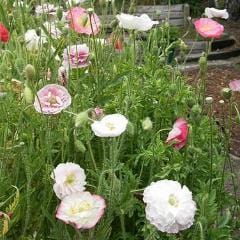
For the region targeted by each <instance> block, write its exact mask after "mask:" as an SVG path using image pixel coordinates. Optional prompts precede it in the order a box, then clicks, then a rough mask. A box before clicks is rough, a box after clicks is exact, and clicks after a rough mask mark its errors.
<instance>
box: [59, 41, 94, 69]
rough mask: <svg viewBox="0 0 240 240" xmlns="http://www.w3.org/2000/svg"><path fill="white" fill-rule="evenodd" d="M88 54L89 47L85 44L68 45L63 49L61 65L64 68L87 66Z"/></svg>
mask: <svg viewBox="0 0 240 240" xmlns="http://www.w3.org/2000/svg"><path fill="white" fill-rule="evenodd" d="M89 55H90V53H89V48H88V46H87V45H86V44H78V45H71V46H68V47H67V48H65V49H64V51H63V66H64V67H65V68H66V69H68V68H84V67H87V66H88V65H89Z"/></svg>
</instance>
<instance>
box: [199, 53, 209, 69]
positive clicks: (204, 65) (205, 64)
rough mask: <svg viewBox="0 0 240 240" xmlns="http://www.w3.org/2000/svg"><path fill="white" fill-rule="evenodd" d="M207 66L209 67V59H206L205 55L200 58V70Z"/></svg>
mask: <svg viewBox="0 0 240 240" xmlns="http://www.w3.org/2000/svg"><path fill="white" fill-rule="evenodd" d="M206 66H207V58H206V56H205V54H203V55H202V56H201V57H200V58H199V67H200V69H205V68H206Z"/></svg>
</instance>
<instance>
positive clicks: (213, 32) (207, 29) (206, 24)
mask: <svg viewBox="0 0 240 240" xmlns="http://www.w3.org/2000/svg"><path fill="white" fill-rule="evenodd" d="M194 26H195V29H196V31H197V32H198V33H199V34H200V35H201V36H202V37H204V38H214V39H217V38H220V37H221V36H222V34H223V32H224V26H223V25H221V24H219V23H218V22H216V21H214V20H212V19H209V18H200V19H198V20H197V21H195V22H194Z"/></svg>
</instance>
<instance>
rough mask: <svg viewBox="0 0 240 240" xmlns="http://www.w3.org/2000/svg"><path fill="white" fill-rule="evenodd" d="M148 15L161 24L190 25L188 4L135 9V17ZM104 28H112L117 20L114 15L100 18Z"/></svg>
mask: <svg viewBox="0 0 240 240" xmlns="http://www.w3.org/2000/svg"><path fill="white" fill-rule="evenodd" d="M141 14H147V15H149V17H150V18H151V19H152V20H157V21H159V22H160V24H161V22H164V21H167V22H169V23H170V24H171V25H173V26H183V27H186V26H187V25H188V22H189V20H188V18H189V16H190V7H189V5H188V4H175V5H170V6H168V5H147V6H146V5H138V6H136V8H135V12H134V15H137V16H140V15H141ZM100 19H101V22H102V24H103V26H105V27H110V24H111V22H113V21H114V20H115V19H116V18H115V16H113V15H105V16H100Z"/></svg>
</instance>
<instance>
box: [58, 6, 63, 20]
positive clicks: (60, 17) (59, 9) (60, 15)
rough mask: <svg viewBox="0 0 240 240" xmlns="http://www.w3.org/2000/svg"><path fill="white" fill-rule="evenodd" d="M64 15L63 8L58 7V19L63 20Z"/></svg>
mask: <svg viewBox="0 0 240 240" xmlns="http://www.w3.org/2000/svg"><path fill="white" fill-rule="evenodd" d="M62 17H63V10H62V8H58V10H57V18H58V20H61V19H62Z"/></svg>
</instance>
